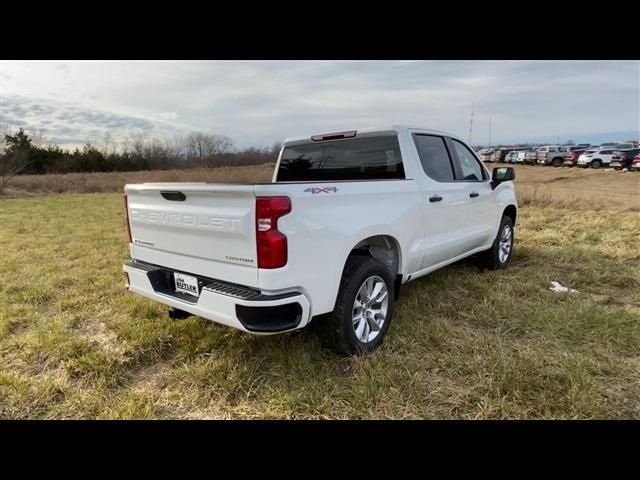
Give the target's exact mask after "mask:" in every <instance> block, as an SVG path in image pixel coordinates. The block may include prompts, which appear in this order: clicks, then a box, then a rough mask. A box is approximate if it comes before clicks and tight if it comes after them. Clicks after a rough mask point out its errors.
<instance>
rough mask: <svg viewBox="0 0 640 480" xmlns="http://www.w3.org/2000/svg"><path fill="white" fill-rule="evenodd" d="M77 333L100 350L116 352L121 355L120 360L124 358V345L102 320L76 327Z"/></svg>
mask: <svg viewBox="0 0 640 480" xmlns="http://www.w3.org/2000/svg"><path fill="white" fill-rule="evenodd" d="M78 335H79V336H80V337H81V338H84V339H85V340H88V341H89V342H90V343H91V344H93V345H95V346H97V347H99V348H100V349H101V350H102V351H104V352H107V353H113V354H116V355H117V356H119V357H121V359H122V361H125V360H126V355H125V353H126V348H125V345H124V344H123V343H122V342H121V341H120V340H118V336H117V335H116V334H115V333H114V332H112V331H111V330H109V328H108V327H107V326H106V325H105V324H104V322H99V323H90V324H86V325H84V326H83V327H81V328H79V329H78Z"/></svg>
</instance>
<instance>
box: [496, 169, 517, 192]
mask: <svg viewBox="0 0 640 480" xmlns="http://www.w3.org/2000/svg"><path fill="white" fill-rule="evenodd" d="M515 178H516V172H515V170H514V169H513V167H498V168H494V169H493V171H492V172H491V188H494V189H495V188H496V187H497V186H498V185H500V184H501V183H502V182H509V181H512V180H515Z"/></svg>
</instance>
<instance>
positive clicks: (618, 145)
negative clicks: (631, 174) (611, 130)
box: [613, 143, 637, 150]
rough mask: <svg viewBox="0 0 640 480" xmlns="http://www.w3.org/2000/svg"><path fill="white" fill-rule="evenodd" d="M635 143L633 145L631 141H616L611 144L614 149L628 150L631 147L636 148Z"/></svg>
mask: <svg viewBox="0 0 640 480" xmlns="http://www.w3.org/2000/svg"><path fill="white" fill-rule="evenodd" d="M636 147H637V145H634V144H633V143H616V144H615V145H614V146H613V149H614V150H629V149H631V148H636Z"/></svg>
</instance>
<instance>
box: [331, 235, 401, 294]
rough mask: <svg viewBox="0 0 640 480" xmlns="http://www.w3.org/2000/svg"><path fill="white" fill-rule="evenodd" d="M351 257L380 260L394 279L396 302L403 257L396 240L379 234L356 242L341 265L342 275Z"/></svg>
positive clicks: (390, 236) (393, 237) (391, 236)
mask: <svg viewBox="0 0 640 480" xmlns="http://www.w3.org/2000/svg"><path fill="white" fill-rule="evenodd" d="M353 255H366V256H370V257H372V258H376V259H378V260H380V261H381V262H382V263H384V264H385V265H387V267H388V268H389V271H390V272H391V274H392V275H393V277H394V285H393V290H394V297H395V299H396V300H397V299H398V298H399V297H400V287H401V285H402V278H403V273H402V272H403V266H404V264H403V255H402V247H401V246H400V242H399V241H398V239H397V238H396V237H395V236H394V235H392V234H389V233H380V234H376V235H369V236H367V237H365V238H363V239H362V240H360V241H359V242H357V243H356V244H355V245H353V247H352V248H351V249H350V250H349V252H348V253H347V255H346V257H345V258H344V262H343V265H342V274H344V269H345V267H346V265H347V261H348V260H349V258H351V257H352V256H353Z"/></svg>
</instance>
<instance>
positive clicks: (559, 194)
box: [515, 166, 640, 212]
mask: <svg viewBox="0 0 640 480" xmlns="http://www.w3.org/2000/svg"><path fill="white" fill-rule="evenodd" d="M515 168H516V189H517V192H518V202H519V204H520V206H524V205H532V204H533V205H536V206H540V207H545V206H554V207H561V208H570V209H571V210H601V209H613V208H618V209H622V210H628V211H633V212H637V211H640V175H639V174H637V173H635V172H622V171H616V170H610V169H606V170H592V169H582V168H553V167H532V166H517V167H515Z"/></svg>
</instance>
